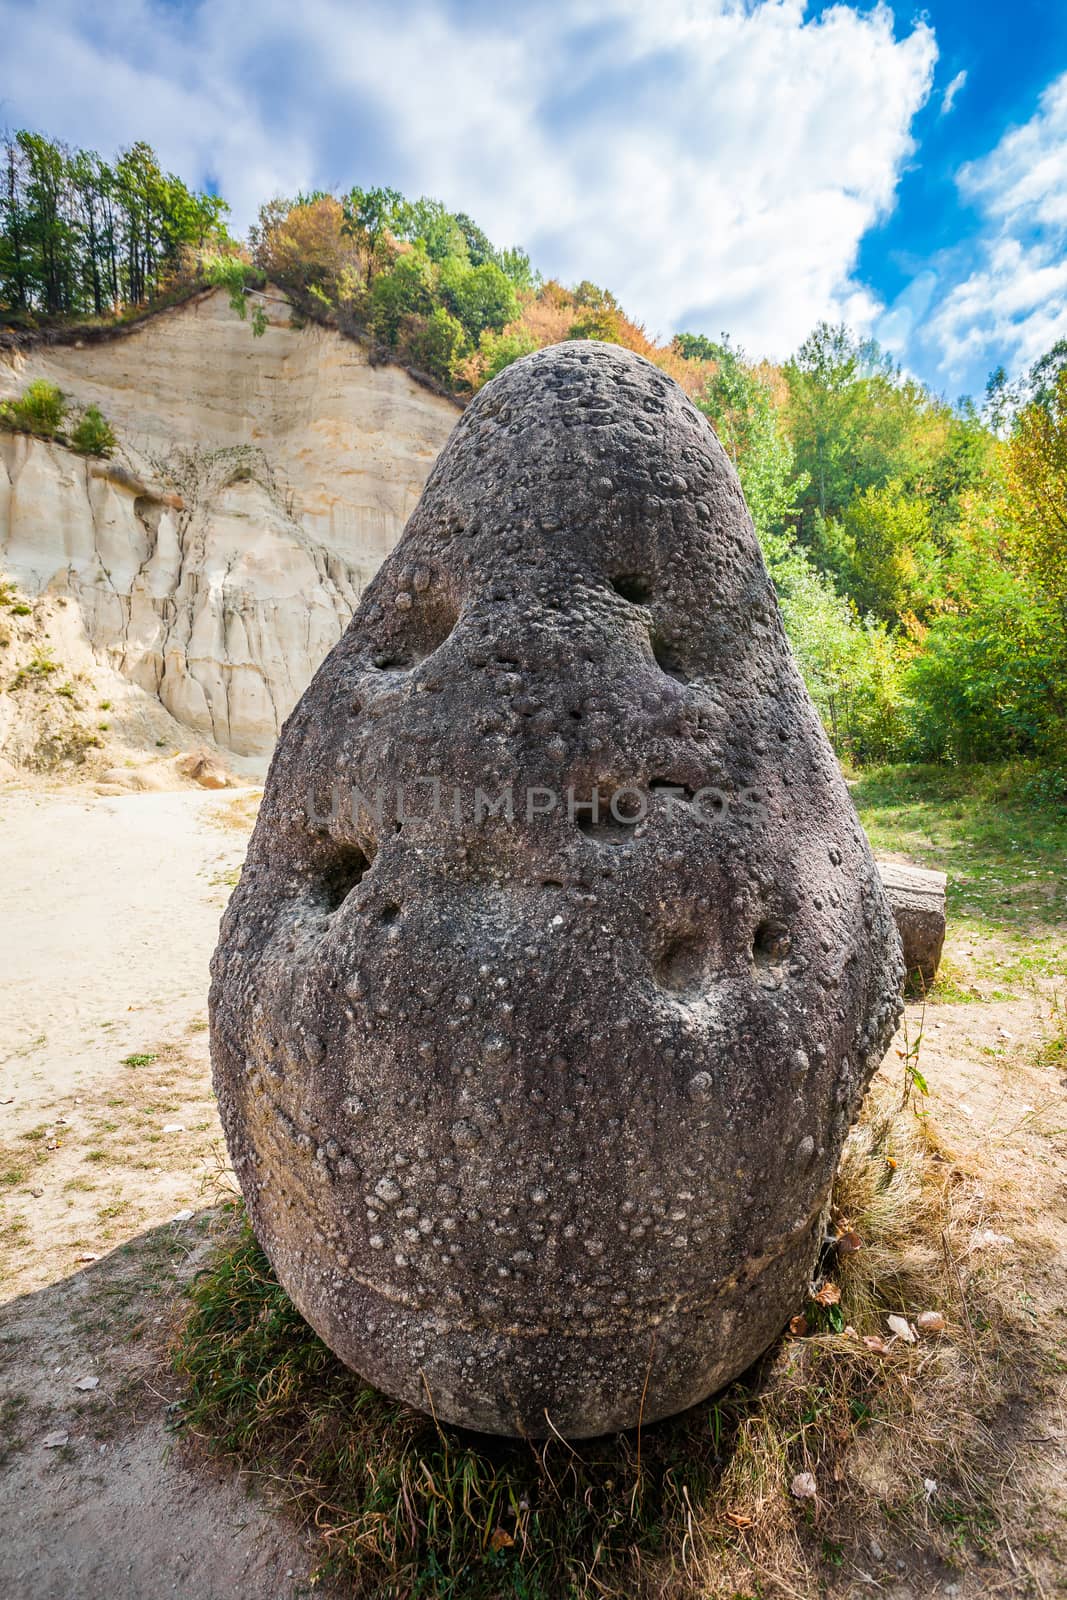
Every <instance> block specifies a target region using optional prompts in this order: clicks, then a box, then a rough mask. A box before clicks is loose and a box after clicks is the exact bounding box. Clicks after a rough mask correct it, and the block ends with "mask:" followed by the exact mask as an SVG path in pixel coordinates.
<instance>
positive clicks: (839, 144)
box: [0, 0, 936, 355]
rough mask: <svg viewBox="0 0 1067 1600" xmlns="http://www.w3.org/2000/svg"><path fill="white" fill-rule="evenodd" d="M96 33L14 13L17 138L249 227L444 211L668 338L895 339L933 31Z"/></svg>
mask: <svg viewBox="0 0 1067 1600" xmlns="http://www.w3.org/2000/svg"><path fill="white" fill-rule="evenodd" d="M90 9H91V10H92V11H93V16H92V18H91V19H89V18H88V17H87V10H86V8H85V7H84V5H76V4H74V0H42V3H38V4H37V5H35V6H33V7H32V8H28V7H24V6H23V5H21V4H19V3H18V0H0V37H3V39H4V47H5V48H4V62H3V67H2V68H0V71H2V72H3V79H2V81H0V96H3V95H6V96H7V97H8V98H7V102H6V104H0V116H2V117H6V119H7V120H9V121H11V122H13V123H15V124H16V125H18V124H20V123H22V122H25V121H28V122H31V123H32V124H35V125H37V126H39V127H41V128H44V129H47V130H48V131H51V132H54V133H57V134H59V135H61V136H63V137H66V138H68V139H70V140H72V141H79V142H83V143H92V144H96V145H98V146H100V147H101V148H102V149H104V150H111V149H112V148H113V147H115V146H116V145H117V144H119V143H121V142H128V141H129V140H131V139H132V138H135V137H144V138H147V139H149V140H150V141H151V142H152V143H154V144H155V145H156V147H157V149H158V150H159V151H160V154H161V157H162V159H163V160H164V162H165V163H166V164H167V165H168V166H170V167H172V168H174V169H175V170H179V171H181V172H182V173H183V174H184V175H186V176H188V177H191V178H192V177H200V176H202V175H203V174H205V173H210V174H211V175H212V176H213V177H215V178H216V179H217V180H218V183H219V186H220V188H221V190H222V192H223V193H224V194H225V195H226V196H227V198H228V199H229V200H230V201H231V204H232V205H233V208H234V213H235V218H236V220H237V221H238V222H239V223H240V224H241V225H242V226H243V225H246V224H247V223H248V222H249V221H250V220H251V218H252V216H253V215H254V210H255V207H256V205H257V204H258V202H259V201H260V200H262V199H264V198H266V197H267V196H269V195H270V194H272V193H275V192H278V191H281V192H292V191H294V190H295V189H296V188H298V187H300V186H308V185H312V184H324V185H327V186H328V185H332V184H334V183H338V182H353V181H362V182H368V181H369V182H375V181H378V182H394V183H396V184H397V186H398V187H402V188H405V189H407V190H409V191H415V192H427V193H431V194H437V195H439V196H440V197H441V198H442V199H444V200H446V201H447V202H448V203H449V204H450V205H452V206H454V207H457V208H462V209H464V210H466V211H468V212H470V213H471V214H472V215H473V216H475V217H476V218H477V219H478V220H479V221H480V222H481V223H482V225H483V226H484V227H485V228H486V230H487V231H488V232H489V233H490V235H491V236H492V237H494V238H496V239H498V240H499V241H501V242H521V243H523V244H525V245H526V246H527V247H528V248H529V249H530V251H531V254H532V255H533V257H534V260H535V262H536V263H537V264H538V265H540V266H541V267H542V268H543V269H544V270H545V271H546V272H551V273H555V274H557V275H559V276H562V277H563V278H565V279H569V280H573V279H575V278H577V277H591V278H594V279H596V280H598V281H600V282H602V283H604V284H606V285H608V286H609V287H611V288H612V289H613V290H614V291H615V293H616V294H617V295H618V296H619V298H620V299H621V301H622V302H623V304H624V305H625V306H626V307H627V308H628V309H629V310H631V312H632V313H633V314H635V315H637V316H638V317H640V318H642V319H644V320H645V321H646V323H647V324H648V326H649V328H650V330H651V331H653V332H660V333H664V334H666V333H669V332H670V331H672V330H673V329H674V328H675V327H676V326H678V325H679V324H688V325H691V326H698V327H701V328H704V329H705V330H708V331H710V332H712V333H717V332H718V331H719V329H720V328H727V329H729V330H730V331H731V332H732V333H734V334H735V335H737V336H738V337H739V338H740V339H742V340H743V342H744V343H745V344H746V345H747V346H748V347H749V348H750V349H752V350H753V351H754V352H759V353H767V354H778V355H782V354H784V353H786V352H787V351H788V350H789V349H790V348H791V347H793V346H794V345H795V344H796V343H797V341H798V340H799V339H801V338H802V337H803V336H804V335H805V334H806V333H807V332H808V331H809V329H810V327H811V326H812V324H813V323H814V322H815V321H816V320H817V319H818V318H819V317H822V316H827V317H835V316H840V315H844V314H847V315H849V316H851V317H852V318H853V319H854V320H857V321H860V322H862V323H864V324H869V323H870V321H871V320H872V319H873V318H874V316H875V315H876V314H877V311H878V307H877V306H876V304H875V303H874V302H873V300H872V299H871V297H870V295H869V294H868V293H867V292H866V291H865V290H864V289H863V288H862V287H861V286H860V285H859V284H857V283H856V282H855V281H854V279H853V272H854V268H855V262H856V258H857V251H858V247H859V243H860V240H861V238H862V236H863V235H864V233H865V232H866V231H867V230H868V229H869V228H870V227H871V226H872V224H874V223H875V222H877V221H878V220H879V219H880V218H881V217H883V216H884V215H885V214H886V213H887V212H888V211H889V210H890V209H891V207H892V204H893V200H894V194H895V189H896V184H897V181H898V179H899V176H900V173H901V170H902V167H903V165H904V163H905V162H906V161H907V160H908V158H909V156H910V154H911V152H912V149H913V146H912V141H911V135H910V127H911V122H912V119H913V117H914V115H915V113H916V111H917V110H918V109H919V107H920V106H921V105H922V104H923V103H924V101H925V99H926V97H927V95H928V94H929V90H930V83H931V78H932V72H933V65H934V61H935V59H936V46H935V43H934V38H933V34H932V33H931V31H930V29H929V28H928V27H927V26H926V25H925V24H924V23H922V22H917V23H916V24H915V25H914V26H913V28H912V30H911V32H910V33H908V34H907V35H906V36H905V37H903V38H901V39H897V38H895V36H894V26H893V19H892V14H891V12H890V11H889V9H888V8H887V7H886V6H884V5H879V6H876V7H875V9H874V10H872V11H864V12H863V13H860V12H858V11H856V10H854V9H852V8H851V7H850V6H846V5H838V6H835V7H833V8H831V9H830V10H828V11H826V12H824V13H823V14H822V16H821V17H820V18H819V19H817V20H805V10H806V4H805V0H658V3H657V4H656V5H655V6H651V5H649V4H648V3H647V0H551V3H543V4H542V5H540V6H528V7H525V8H522V9H521V10H520V9H519V8H503V7H502V8H499V9H498V10H494V9H493V8H491V7H488V6H485V7H484V8H483V6H482V5H481V4H473V5H467V4H463V5H457V4H456V0H365V3H363V4H361V5H360V6H358V7H353V6H351V5H348V4H344V3H342V0H302V4H301V5H300V7H299V8H294V7H292V6H291V5H290V4H288V3H284V4H283V3H282V0H261V3H260V4H259V5H257V7H256V8H255V10H254V11H253V12H250V11H249V10H248V8H247V6H245V5H243V4H238V3H237V0H212V4H210V5H207V4H204V5H198V6H196V7H194V8H192V9H189V10H186V9H178V8H175V7H174V6H170V5H163V4H160V3H153V0H115V3H114V4H112V5H110V6H109V7H107V8H99V9H98V8H90ZM505 11H506V12H507V14H506V15H505V14H504V13H505ZM45 63H47V66H45V65H44V64H45Z"/></svg>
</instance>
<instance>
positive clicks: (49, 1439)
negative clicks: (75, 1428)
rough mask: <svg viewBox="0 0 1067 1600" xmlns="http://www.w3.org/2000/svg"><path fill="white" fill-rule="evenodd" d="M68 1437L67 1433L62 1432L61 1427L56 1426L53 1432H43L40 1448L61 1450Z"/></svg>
mask: <svg viewBox="0 0 1067 1600" xmlns="http://www.w3.org/2000/svg"><path fill="white" fill-rule="evenodd" d="M69 1438H70V1434H69V1433H64V1432H63V1430H62V1429H61V1428H58V1429H57V1430H56V1432H55V1433H46V1434H45V1436H44V1438H43V1439H42V1440H41V1448H42V1450H61V1449H62V1448H63V1446H64V1445H65V1444H66V1442H67V1440H68V1439H69Z"/></svg>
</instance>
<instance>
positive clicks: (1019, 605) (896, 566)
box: [0, 130, 1067, 793]
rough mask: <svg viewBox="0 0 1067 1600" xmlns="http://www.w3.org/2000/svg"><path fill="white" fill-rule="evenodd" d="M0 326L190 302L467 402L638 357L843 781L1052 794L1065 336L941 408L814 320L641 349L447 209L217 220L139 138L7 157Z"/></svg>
mask: <svg viewBox="0 0 1067 1600" xmlns="http://www.w3.org/2000/svg"><path fill="white" fill-rule="evenodd" d="M2 150H3V172H2V177H0V326H2V325H3V323H5V322H6V323H7V324H8V325H10V326H14V327H20V326H21V327H27V328H31V329H32V327H33V326H34V325H36V324H39V323H42V322H55V321H59V322H71V321H76V320H77V319H84V318H91V319H98V320H100V319H102V320H104V321H107V320H108V319H114V318H121V317H122V316H125V315H128V314H130V313H131V312H132V311H136V309H137V308H139V307H142V306H144V305H146V304H147V305H150V304H152V303H155V302H159V301H161V300H162V299H164V298H165V297H166V296H168V295H173V294H181V293H186V292H191V291H193V290H195V289H196V288H197V287H203V286H204V285H205V284H209V283H215V284H219V285H222V286H224V287H225V288H227V289H228V290H229V292H230V295H231V300H232V301H233V303H234V304H235V306H236V307H237V308H238V309H239V310H240V311H241V313H242V315H243V314H244V312H245V309H246V304H247V303H248V302H251V303H252V304H253V308H254V310H253V317H252V331H253V332H254V333H262V332H263V331H264V330H265V328H266V319H265V317H264V315H263V313H262V310H261V309H260V310H259V311H256V309H255V306H256V298H257V293H258V291H259V290H260V289H262V288H263V287H264V286H265V284H266V283H267V281H269V282H270V283H272V284H276V285H278V286H279V287H280V288H281V289H282V290H284V291H285V292H286V293H287V294H288V296H289V297H290V299H291V301H292V303H293V305H294V316H295V317H296V318H297V319H298V320H299V319H306V318H307V317H314V318H317V319H319V320H322V321H325V322H328V323H331V324H333V325H335V326H337V327H339V328H340V329H341V330H342V331H344V332H346V333H349V334H353V335H355V336H358V337H359V338H361V339H363V340H364V341H366V342H367V343H368V344H369V345H370V347H371V350H372V355H373V357H374V359H390V360H395V361H398V362H401V363H403V364H405V365H407V366H409V367H410V368H412V369H414V370H417V371H418V372H419V373H421V374H423V375H426V376H428V377H429V378H430V379H432V380H433V381H435V382H437V383H438V384H439V385H441V386H443V387H444V388H446V389H448V390H449V391H451V392H453V393H455V394H457V395H458V396H460V397H462V396H465V395H469V394H472V393H474V392H475V391H476V390H477V389H478V388H480V387H481V386H482V385H483V384H484V383H486V382H488V381H489V380H490V379H491V378H493V377H494V376H495V375H496V374H497V373H498V372H500V371H501V370H502V369H503V368H504V367H506V366H507V365H508V364H509V363H510V362H512V361H514V360H517V359H519V358H520V357H521V356H523V355H526V354H528V353H530V352H531V351H533V350H536V349H538V348H540V347H542V346H544V345H547V344H552V343H556V342H558V341H560V340H564V339H578V338H581V339H599V340H606V341H608V342H610V343H616V344H622V345H625V346H627V347H629V348H630V349H633V350H636V351H638V352H639V353H640V354H641V355H643V356H645V357H646V358H647V359H648V360H650V361H652V362H654V363H655V364H656V365H657V366H659V367H661V368H662V369H663V370H664V371H666V372H667V373H669V374H670V375H671V376H672V377H673V378H675V379H676V380H677V381H678V382H679V383H680V384H681V385H682V386H683V388H685V390H686V391H687V392H688V394H689V395H690V397H691V398H692V400H693V402H694V403H695V404H696V405H697V406H698V407H699V408H700V409H701V410H702V411H703V412H704V413H705V415H706V416H707V417H708V418H709V419H710V420H711V422H712V423H713V424H714V426H715V429H716V431H717V433H718V435H719V438H720V440H721V441H722V444H723V446H724V448H725V449H726V451H727V453H728V454H729V456H730V458H731V460H732V461H733V463H734V465H735V467H736V469H737V471H738V474H739V476H740V479H741V483H742V486H743V488H744V491H745V496H746V499H747V501H748V505H749V509H750V512H751V514H752V519H753V523H754V526H755V529H756V533H757V536H758V538H759V540H760V543H761V546H762V548H763V551H764V555H765V558H766V560H767V564H768V567H769V569H770V572H771V574H772V577H773V578H774V581H775V584H776V586H777V589H778V594H779V598H780V602H781V606H782V611H783V615H784V618H785V623H786V628H787V631H788V633H789V636H790V640H791V642H792V645H793V648H794V651H795V653H796V655H797V657H798V660H799V662H800V664H801V668H802V670H803V672H804V675H805V678H806V681H807V683H808V687H809V689H810V691H811V693H812V695H813V697H814V699H815V701H816V703H817V705H818V706H819V708H820V711H821V713H822V715H823V718H824V720H825V722H826V725H827V728H828V731H829V732H830V734H831V737H832V739H833V741H834V744H835V747H836V748H837V750H838V752H839V753H840V754H841V755H843V756H845V757H848V758H850V759H853V760H856V761H872V760H880V759H899V758H904V759H913V760H929V761H951V762H966V761H981V760H995V759H1003V758H1012V757H1022V758H1026V759H1029V760H1031V761H1034V762H1035V763H1037V764H1038V765H1039V767H1040V769H1041V770H1042V771H1043V772H1044V773H1045V777H1044V778H1043V779H1042V780H1041V781H1042V782H1045V783H1050V784H1052V785H1053V786H1055V787H1056V788H1057V790H1058V791H1059V792H1064V793H1067V342H1061V343H1059V344H1057V345H1055V346H1054V347H1053V348H1052V349H1051V350H1049V351H1048V352H1046V353H1045V355H1043V356H1042V357H1041V359H1040V360H1039V361H1037V362H1036V363H1035V364H1034V366H1033V368H1032V369H1031V371H1030V372H1028V373H1024V374H1021V375H1018V376H1016V377H1015V378H1014V379H1012V378H1009V376H1008V375H1007V374H1006V373H1004V372H1003V371H1002V370H998V371H997V372H995V373H993V374H992V375H991V378H990V381H989V385H988V387H987V391H986V394H985V396H984V397H982V399H981V402H980V403H975V402H974V401H972V400H970V399H962V400H960V401H958V402H956V403H954V404H952V403H949V402H948V401H946V400H945V399H944V398H942V397H939V396H937V395H935V394H933V393H931V392H930V390H929V389H928V388H927V387H926V386H925V385H923V384H921V383H920V382H918V381H917V380H916V379H915V378H913V377H911V376H909V375H908V374H907V373H905V372H902V371H901V370H900V368H899V367H898V366H897V365H896V364H895V363H894V361H893V360H892V358H891V356H890V355H888V354H887V353H886V352H885V351H883V350H881V349H879V347H878V345H877V344H876V343H875V342H874V341H873V340H871V339H869V338H864V337H861V336H860V335H858V334H856V333H853V332H852V331H851V330H849V329H848V328H846V327H843V326H830V325H828V324H826V323H821V324H820V325H819V326H818V327H817V328H815V329H814V330H813V331H812V333H811V334H810V335H809V337H808V338H807V339H805V340H804V342H803V343H802V344H801V345H800V347H799V348H798V349H797V350H796V351H795V352H794V354H793V355H792V356H790V358H789V359H788V360H786V361H785V362H782V363H773V362H768V361H761V360H756V359H752V358H750V357H749V356H748V355H746V353H745V352H744V351H743V350H741V349H739V348H738V347H737V346H735V345H734V344H733V343H732V342H731V341H730V339H729V338H728V337H727V336H726V335H721V336H720V337H718V338H713V337H710V336H709V335H708V334H707V333H680V334H678V335H677V336H676V337H675V338H673V339H671V340H669V341H667V342H657V341H656V340H654V339H652V338H650V337H649V336H648V334H647V333H646V332H645V330H644V328H643V327H641V326H640V325H639V324H638V323H635V322H634V321H632V320H631V319H630V318H628V317H627V316H626V314H625V312H624V311H623V309H622V307H621V306H620V305H619V303H618V301H617V300H616V299H615V297H614V295H612V294H611V292H610V291H609V290H607V289H604V288H601V287H599V286H598V285H596V284H594V283H591V282H588V281H584V282H581V283H578V284H576V285H573V286H565V285H563V284H561V283H559V282H557V281H555V280H554V279H547V280H545V279H543V278H542V277H541V275H540V273H538V272H537V271H536V270H535V268H534V267H533V265H532V263H531V261H530V259H529V256H528V255H527V254H526V252H525V251H524V250H522V249H520V248H518V247H517V246H514V245H511V246H507V247H500V246H497V245H495V244H494V243H493V242H492V241H491V240H490V239H489V238H488V236H487V235H486V234H485V232H484V231H483V230H482V229H481V228H480V227H479V226H478V224H477V223H476V222H475V221H474V220H473V219H472V218H471V217H469V216H468V215H467V214H466V213H464V212H452V211H450V210H449V209H448V208H447V207H446V206H445V205H444V204H443V203H442V202H441V201H439V200H434V199H430V198H428V197H425V196H423V197H420V198H417V199H414V200H411V199H408V198H406V197H405V196H403V195H402V194H400V193H399V192H398V191H397V190H395V189H391V188H361V187H359V186H354V187H352V188H351V189H349V190H348V191H347V192H344V193H332V192H325V191H316V192H314V193H309V194H301V195H297V196H296V197H295V198H293V199H281V198H276V199H273V200H271V201H269V202H268V203H266V204H265V205H264V206H263V207H262V209H261V211H260V213H259V217H258V220H257V222H256V224H255V226H254V227H253V228H252V229H251V230H250V234H249V238H248V240H247V242H242V241H237V240H234V239H233V238H231V236H230V234H229V233H228V231H227V228H226V225H225V218H226V216H227V212H228V208H227V206H226V204H225V202H224V201H223V200H222V199H221V198H220V197H219V196H217V195H212V194H206V193H201V192H198V191H195V190H192V189H190V188H188V187H187V186H186V184H185V183H184V182H183V181H182V180H181V179H180V178H178V177H175V176H174V175H173V174H169V173H165V172H164V171H163V170H162V168H161V166H160V164H159V161H158V159H157V157H156V155H155V153H154V152H153V151H152V150H151V148H150V147H149V146H148V145H147V144H144V143H140V142H139V143H137V144H134V145H133V146H131V147H130V148H129V149H128V150H124V151H121V152H120V153H119V154H118V156H117V157H116V158H115V159H114V160H113V161H111V162H107V161H104V160H103V159H102V158H101V157H100V156H99V155H98V154H97V153H96V152H95V151H85V150H70V149H68V148H67V147H66V146H64V145H61V144H59V143H57V142H56V141H54V140H49V139H47V138H45V137H44V136H42V135H40V134H37V133H32V132H28V131H26V130H22V131H20V132H17V133H14V134H10V135H8V136H7V137H6V138H5V139H4V141H3V146H2Z"/></svg>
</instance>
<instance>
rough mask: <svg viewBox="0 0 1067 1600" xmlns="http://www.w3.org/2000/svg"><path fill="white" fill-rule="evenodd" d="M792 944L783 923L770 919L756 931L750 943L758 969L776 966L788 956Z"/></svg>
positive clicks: (762, 923)
mask: <svg viewBox="0 0 1067 1600" xmlns="http://www.w3.org/2000/svg"><path fill="white" fill-rule="evenodd" d="M792 942H793V941H792V939H791V938H790V936H789V929H788V928H787V927H786V925H785V923H784V922H779V921H778V920H777V919H776V918H774V917H770V918H768V920H767V921H766V922H761V923H760V925H759V927H758V928H757V929H756V935H755V938H754V939H753V941H752V957H753V960H754V961H755V963H756V965H757V966H760V967H774V966H778V965H779V964H780V963H781V962H783V961H784V960H785V959H786V957H787V956H788V954H789V951H790V949H791V947H792Z"/></svg>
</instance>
